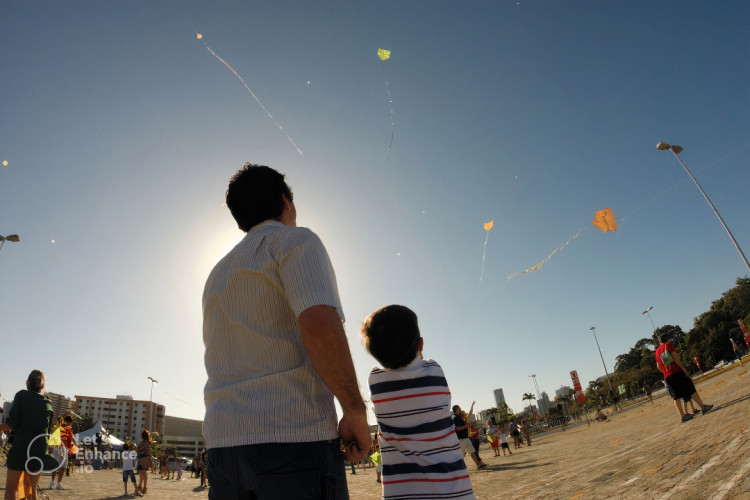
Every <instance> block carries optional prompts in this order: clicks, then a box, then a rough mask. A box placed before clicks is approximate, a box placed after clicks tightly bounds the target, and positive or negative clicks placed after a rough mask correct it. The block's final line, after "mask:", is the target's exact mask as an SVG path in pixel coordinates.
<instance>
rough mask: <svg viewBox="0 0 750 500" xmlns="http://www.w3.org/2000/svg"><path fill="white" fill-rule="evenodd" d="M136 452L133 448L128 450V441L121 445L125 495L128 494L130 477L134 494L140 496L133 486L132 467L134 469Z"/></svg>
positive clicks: (133, 474) (133, 475)
mask: <svg viewBox="0 0 750 500" xmlns="http://www.w3.org/2000/svg"><path fill="white" fill-rule="evenodd" d="M136 454H137V453H136V452H135V450H133V451H131V450H130V445H129V444H128V443H125V444H123V445H122V484H123V486H125V496H128V478H130V481H131V482H132V483H133V488H134V489H135V494H136V495H138V496H142V495H141V493H140V492H139V491H138V489H136V486H135V473H134V472H133V469H135V456H136Z"/></svg>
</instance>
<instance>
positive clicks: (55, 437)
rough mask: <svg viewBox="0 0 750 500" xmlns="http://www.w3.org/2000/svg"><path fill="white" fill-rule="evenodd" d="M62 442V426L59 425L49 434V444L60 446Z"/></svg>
mask: <svg viewBox="0 0 750 500" xmlns="http://www.w3.org/2000/svg"><path fill="white" fill-rule="evenodd" d="M61 444H62V440H61V439H60V426H59V425H58V426H57V427H55V430H54V431H52V434H50V435H49V436H47V446H60V445H61Z"/></svg>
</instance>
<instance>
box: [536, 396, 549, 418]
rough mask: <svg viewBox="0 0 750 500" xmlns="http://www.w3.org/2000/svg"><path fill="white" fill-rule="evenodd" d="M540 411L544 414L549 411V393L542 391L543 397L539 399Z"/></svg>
mask: <svg viewBox="0 0 750 500" xmlns="http://www.w3.org/2000/svg"><path fill="white" fill-rule="evenodd" d="M537 402H538V403H539V411H540V412H541V414H542V415H546V414H547V412H548V411H549V396H547V393H546V392H544V391H542V397H541V399H540V400H539V401H537Z"/></svg>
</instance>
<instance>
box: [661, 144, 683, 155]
mask: <svg viewBox="0 0 750 500" xmlns="http://www.w3.org/2000/svg"><path fill="white" fill-rule="evenodd" d="M656 149H658V150H660V151H666V150H667V149H670V150H672V152H673V153H674V154H676V155H678V154H680V153H682V146H670V145H669V144H667V143H666V142H660V143H658V144H657V145H656Z"/></svg>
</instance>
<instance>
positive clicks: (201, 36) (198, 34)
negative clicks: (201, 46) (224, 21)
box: [195, 33, 203, 40]
mask: <svg viewBox="0 0 750 500" xmlns="http://www.w3.org/2000/svg"><path fill="white" fill-rule="evenodd" d="M195 38H197V39H198V40H200V39H201V38H203V35H202V34H200V33H196V34H195Z"/></svg>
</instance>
